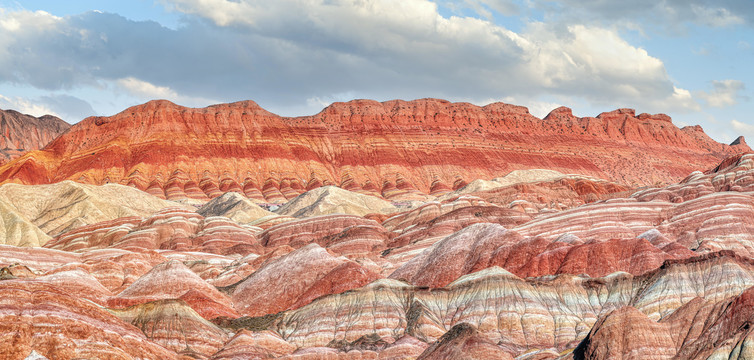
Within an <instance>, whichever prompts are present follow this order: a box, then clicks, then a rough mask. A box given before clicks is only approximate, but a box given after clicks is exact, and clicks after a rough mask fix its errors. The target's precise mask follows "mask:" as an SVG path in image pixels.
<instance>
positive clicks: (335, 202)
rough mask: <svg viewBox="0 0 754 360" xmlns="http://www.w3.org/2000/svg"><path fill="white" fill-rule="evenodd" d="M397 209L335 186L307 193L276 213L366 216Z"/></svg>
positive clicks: (382, 201) (375, 199) (376, 198)
mask: <svg viewBox="0 0 754 360" xmlns="http://www.w3.org/2000/svg"><path fill="white" fill-rule="evenodd" d="M396 210H397V209H396V208H395V207H394V206H393V205H392V204H391V203H390V202H388V201H385V200H383V199H380V198H378V197H374V196H369V195H363V194H357V193H354V192H351V191H348V190H344V189H341V188H338V187H335V186H324V187H320V188H317V189H314V190H310V191H307V192H305V193H303V194H301V195H299V196H298V197H296V198H295V199H293V200H291V201H289V202H288V203H286V204H285V205H283V206H281V207H280V209H278V210H277V211H276V213H278V214H281V215H289V216H294V217H309V216H316V215H329V214H349V215H359V216H364V215H366V214H371V213H384V214H387V213H392V212H395V211H396Z"/></svg>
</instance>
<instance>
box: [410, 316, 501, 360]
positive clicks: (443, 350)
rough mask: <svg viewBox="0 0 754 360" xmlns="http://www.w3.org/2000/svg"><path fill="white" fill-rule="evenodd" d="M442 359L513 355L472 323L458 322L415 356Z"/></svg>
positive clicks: (483, 359) (425, 359) (471, 359)
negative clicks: (489, 338)
mask: <svg viewBox="0 0 754 360" xmlns="http://www.w3.org/2000/svg"><path fill="white" fill-rule="evenodd" d="M442 359H464V360H493V359H500V360H505V359H511V360H513V357H512V356H511V355H510V354H508V353H506V352H505V351H503V350H502V349H501V348H500V347H498V346H497V345H495V344H493V343H492V342H491V341H489V340H487V339H486V338H485V337H484V336H483V335H481V334H479V331H477V329H476V327H475V326H474V325H471V324H467V323H460V324H458V325H456V326H453V328H451V329H450V330H448V332H447V333H445V335H443V336H442V337H441V338H440V339H439V340H437V342H435V343H434V344H432V345H430V346H429V347H428V348H427V350H425V351H424V352H423V353H422V354H421V355H419V357H418V358H417V360H442Z"/></svg>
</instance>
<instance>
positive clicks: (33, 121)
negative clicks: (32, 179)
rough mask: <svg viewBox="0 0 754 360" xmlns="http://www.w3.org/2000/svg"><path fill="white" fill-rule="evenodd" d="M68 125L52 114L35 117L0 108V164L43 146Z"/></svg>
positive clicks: (68, 126)
mask: <svg viewBox="0 0 754 360" xmlns="http://www.w3.org/2000/svg"><path fill="white" fill-rule="evenodd" d="M70 127H71V125H69V124H68V123H67V122H65V121H63V120H60V119H59V118H57V117H55V116H52V115H44V116H41V117H38V118H37V117H34V116H31V115H24V114H21V113H19V112H18V111H14V110H0V164H5V163H7V162H8V161H10V160H12V159H15V158H17V157H19V156H21V154H23V153H24V152H27V151H31V150H38V149H41V148H43V147H44V146H45V145H47V144H48V143H49V142H50V141H52V139H54V138H56V137H57V136H58V135H60V134H62V133H63V132H65V131H66V130H68V128H70Z"/></svg>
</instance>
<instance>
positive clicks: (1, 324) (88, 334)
mask: <svg viewBox="0 0 754 360" xmlns="http://www.w3.org/2000/svg"><path fill="white" fill-rule="evenodd" d="M0 308H2V312H0V339H2V345H0V357H2V358H3V359H18V360H21V359H24V358H26V356H27V355H29V354H30V353H31V352H32V351H36V352H37V353H38V354H39V355H41V356H44V357H46V358H48V359H74V358H85V359H92V358H99V359H106V358H112V359H128V358H141V359H174V358H176V354H175V353H174V352H172V351H170V350H167V349H165V348H164V347H162V346H160V345H158V344H156V343H154V342H152V341H150V340H148V339H147V337H146V336H145V335H144V333H142V332H141V331H140V330H139V329H137V328H135V327H133V326H132V325H130V324H127V323H125V322H123V321H121V320H120V319H118V318H117V317H115V316H114V315H112V314H110V313H109V312H108V311H107V310H105V309H102V308H100V307H98V306H97V305H96V304H94V303H92V302H90V301H87V300H85V299H81V298H79V296H78V295H77V294H76V293H73V294H72V293H68V292H66V291H65V289H60V288H59V287H58V286H56V285H55V284H53V283H50V282H47V281H41V280H39V281H37V280H4V281H0Z"/></svg>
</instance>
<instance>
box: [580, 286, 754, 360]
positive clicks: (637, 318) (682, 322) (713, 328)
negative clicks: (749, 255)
mask: <svg viewBox="0 0 754 360" xmlns="http://www.w3.org/2000/svg"><path fill="white" fill-rule="evenodd" d="M753 295H754V288H749V289H747V290H745V291H744V292H743V293H741V294H740V295H737V296H732V297H730V298H728V299H724V300H722V301H708V300H705V299H704V298H702V297H697V298H694V299H693V300H692V301H690V302H688V303H686V304H685V305H683V306H681V307H680V308H678V309H677V310H676V311H675V312H674V313H672V314H671V315H669V316H667V317H664V318H662V319H660V320H659V321H656V320H652V319H650V318H648V317H647V316H646V315H645V314H644V313H642V312H641V311H639V310H637V309H635V308H633V307H630V306H629V307H623V308H619V309H617V310H615V311H613V312H611V313H609V314H607V315H606V316H604V317H603V318H601V319H600V320H598V321H597V323H596V324H595V325H594V328H593V329H592V331H591V332H590V334H589V336H587V338H586V339H584V341H583V342H582V343H581V344H580V345H579V347H578V348H577V349H576V350H575V351H574V354H573V355H574V357H575V358H583V359H606V358H623V359H647V358H655V359H659V358H668V359H669V358H680V359H706V358H729V359H730V358H734V359H746V358H749V357H751V356H752V355H754V348H752V345H754V344H752V340H754V337H753V334H752V330H751V325H752V322H753V321H754V304H753V301H754V296H753Z"/></svg>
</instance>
